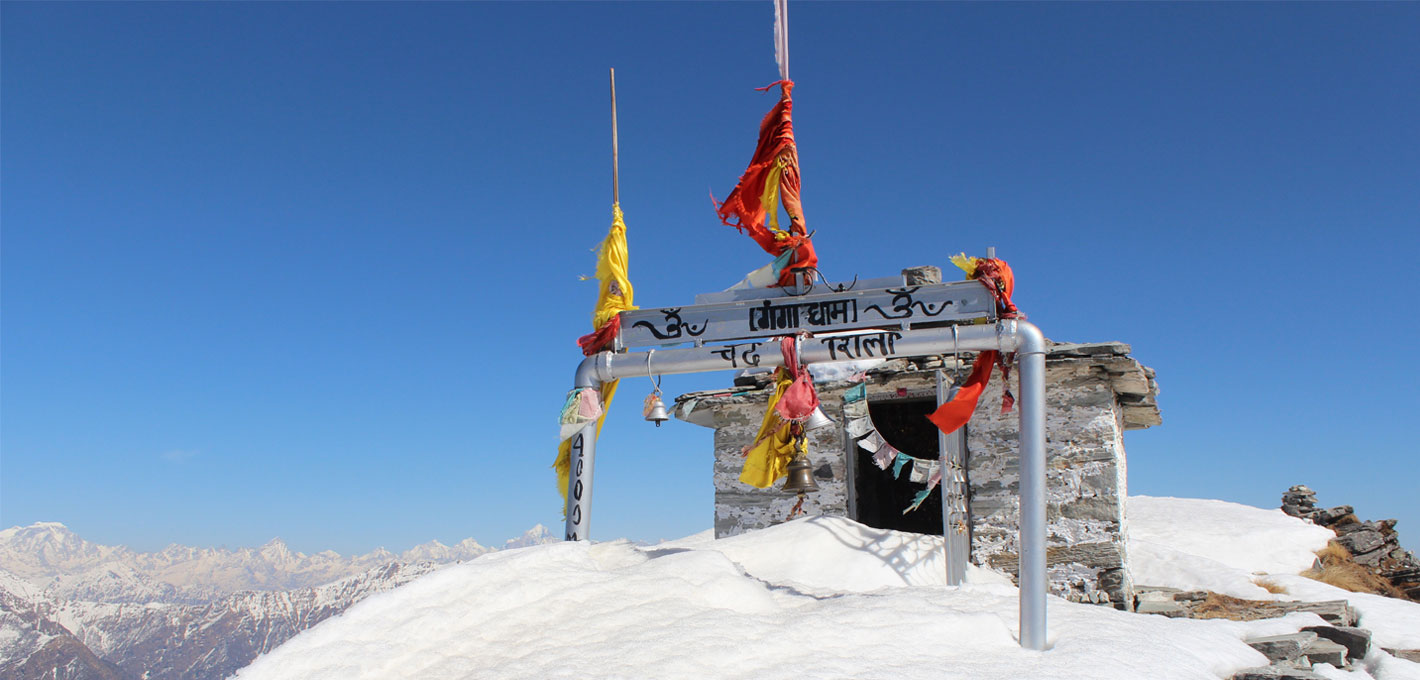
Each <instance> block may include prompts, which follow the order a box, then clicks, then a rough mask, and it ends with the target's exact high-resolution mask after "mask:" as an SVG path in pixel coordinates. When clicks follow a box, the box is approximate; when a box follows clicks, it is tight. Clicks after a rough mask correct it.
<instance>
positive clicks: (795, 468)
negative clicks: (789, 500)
mask: <svg viewBox="0 0 1420 680" xmlns="http://www.w3.org/2000/svg"><path fill="white" fill-rule="evenodd" d="M780 490H782V491H786V492H788V493H797V494H799V495H803V494H806V493H813V492H814V491H818V483H817V482H815V481H814V470H813V465H812V464H810V463H809V459H808V456H802V455H799V456H794V459H793V460H791V461H789V476H788V477H785V478H784V486H782V487H780Z"/></svg>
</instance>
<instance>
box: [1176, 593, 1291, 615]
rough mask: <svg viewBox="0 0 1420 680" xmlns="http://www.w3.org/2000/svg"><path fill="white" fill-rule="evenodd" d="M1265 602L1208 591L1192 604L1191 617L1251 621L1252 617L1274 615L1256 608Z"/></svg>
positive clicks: (1274, 613)
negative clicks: (1200, 600)
mask: <svg viewBox="0 0 1420 680" xmlns="http://www.w3.org/2000/svg"><path fill="white" fill-rule="evenodd" d="M1266 604H1269V603H1267V602H1260V601H1257V600H1244V599H1242V598H1240V597H1233V596H1232V595H1220V594H1218V593H1213V592H1210V593H1208V597H1207V598H1206V599H1204V600H1203V601H1202V602H1200V603H1198V604H1196V605H1194V606H1193V614H1192V617H1193V618H1195V619H1231V620H1233V621H1252V620H1253V619H1265V618H1268V617H1269V616H1276V615H1277V614H1276V612H1270V613H1268V612H1265V611H1264V610H1261V609H1259V608H1258V605H1266Z"/></svg>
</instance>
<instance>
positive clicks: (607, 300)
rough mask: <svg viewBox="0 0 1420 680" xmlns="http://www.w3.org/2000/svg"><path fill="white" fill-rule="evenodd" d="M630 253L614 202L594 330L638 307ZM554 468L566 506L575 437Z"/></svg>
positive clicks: (608, 391) (606, 400) (600, 265)
mask: <svg viewBox="0 0 1420 680" xmlns="http://www.w3.org/2000/svg"><path fill="white" fill-rule="evenodd" d="M629 259H630V258H629V255H628V251H627V248H626V222H625V220H624V219H623V218H622V215H621V204H619V203H613V204H612V205H611V228H610V229H608V230H607V232H606V238H605V239H602V244H601V247H599V248H597V281H598V282H599V283H600V291H599V292H598V295H597V306H596V308H595V309H593V310H592V330H597V329H599V328H601V327H602V326H605V325H606V324H608V323H610V322H611V320H612V319H614V318H616V315H617V314H620V313H622V312H625V311H629V310H632V309H636V305H633V304H631V301H632V298H633V296H634V291H633V290H632V288H631V278H630V275H629V274H628V273H627V267H628V262H629ZM616 383H617V381H615V380H611V381H608V382H606V383H603V384H602V388H601V398H602V417H601V418H598V419H597V434H596V436H598V437H600V436H601V433H602V424H603V423H605V422H606V411H607V409H609V408H611V398H612V396H613V395H615V394H616ZM552 468H553V469H554V470H556V471H557V491H558V493H561V494H562V501H563V504H562V507H563V510H564V511H565V510H566V507H567V503H566V501H567V481H568V479H569V478H570V477H571V474H572V440H571V439H567V440H565V441H563V442H562V443H561V444H560V445H559V446H558V447H557V460H556V461H555V462H553V464H552Z"/></svg>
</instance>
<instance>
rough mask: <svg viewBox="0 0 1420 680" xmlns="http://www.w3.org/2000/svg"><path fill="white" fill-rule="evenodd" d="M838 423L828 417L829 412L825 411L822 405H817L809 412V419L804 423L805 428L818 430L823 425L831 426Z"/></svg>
mask: <svg viewBox="0 0 1420 680" xmlns="http://www.w3.org/2000/svg"><path fill="white" fill-rule="evenodd" d="M837 424H838V423H837V422H835V421H834V420H833V419H832V418H830V417H828V414H827V413H824V412H823V407H822V406H815V407H814V412H813V413H810V414H809V419H808V421H807V422H805V423H804V430H806V431H807V430H817V429H819V428H821V427H830V426H832V425H837Z"/></svg>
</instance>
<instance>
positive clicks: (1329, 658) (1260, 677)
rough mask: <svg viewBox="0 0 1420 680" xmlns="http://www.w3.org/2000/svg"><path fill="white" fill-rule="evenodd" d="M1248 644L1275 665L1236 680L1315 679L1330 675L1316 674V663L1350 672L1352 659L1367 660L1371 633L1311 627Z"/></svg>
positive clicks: (1247, 672) (1237, 675)
mask: <svg viewBox="0 0 1420 680" xmlns="http://www.w3.org/2000/svg"><path fill="white" fill-rule="evenodd" d="M1247 644H1248V646H1250V647H1252V648H1253V649H1256V650H1257V651H1259V652H1262V654H1263V656H1266V657H1267V660H1268V661H1271V662H1272V665H1270V666H1262V667H1259V668H1247V669H1244V670H1241V671H1238V672H1237V673H1235V674H1233V677H1232V680H1314V679H1321V678H1325V677H1326V676H1324V675H1320V674H1318V673H1315V672H1313V671H1312V664H1318V663H1324V664H1330V665H1331V666H1333V667H1335V668H1347V669H1349V668H1350V667H1351V661H1352V660H1359V659H1363V658H1365V656H1366V652H1367V650H1369V649H1370V647H1371V632H1370V631H1368V630H1365V629H1362V628H1351V627H1347V626H1339V627H1338V626H1309V627H1307V628H1303V629H1301V630H1300V631H1297V632H1295V633H1289V634H1287V635H1269V636H1267V637H1260V638H1253V639H1251V640H1247Z"/></svg>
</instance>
